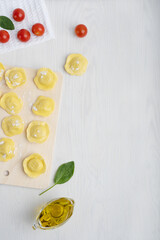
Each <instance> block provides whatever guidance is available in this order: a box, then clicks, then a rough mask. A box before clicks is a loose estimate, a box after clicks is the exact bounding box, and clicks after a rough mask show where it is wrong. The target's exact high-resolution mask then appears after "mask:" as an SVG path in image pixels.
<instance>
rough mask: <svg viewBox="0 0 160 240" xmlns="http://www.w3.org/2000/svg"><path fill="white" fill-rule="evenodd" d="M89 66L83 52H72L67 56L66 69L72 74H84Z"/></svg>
mask: <svg viewBox="0 0 160 240" xmlns="http://www.w3.org/2000/svg"><path fill="white" fill-rule="evenodd" d="M87 66H88V61H87V59H86V58H85V57H84V56H83V55H81V54H70V55H69V56H68V57H67V60H66V64H65V66H64V67H65V70H66V72H67V73H69V74H70V75H77V76H79V75H82V74H83V73H85V71H86V69H87Z"/></svg>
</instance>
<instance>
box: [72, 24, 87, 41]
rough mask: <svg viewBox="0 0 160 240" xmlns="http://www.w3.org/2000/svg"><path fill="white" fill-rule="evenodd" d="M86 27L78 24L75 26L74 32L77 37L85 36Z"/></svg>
mask: <svg viewBox="0 0 160 240" xmlns="http://www.w3.org/2000/svg"><path fill="white" fill-rule="evenodd" d="M87 32H88V29H87V27H86V26H85V25H83V24H79V25H77V26H76V27H75V33H76V35H77V37H80V38H82V37H85V36H86V35H87Z"/></svg>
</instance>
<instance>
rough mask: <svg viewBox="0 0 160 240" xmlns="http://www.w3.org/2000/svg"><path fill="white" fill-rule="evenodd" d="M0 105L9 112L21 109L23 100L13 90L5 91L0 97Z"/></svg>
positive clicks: (17, 111)
mask: <svg viewBox="0 0 160 240" xmlns="http://www.w3.org/2000/svg"><path fill="white" fill-rule="evenodd" d="M0 106H1V107H2V108H3V109H4V110H5V111H6V112H7V113H9V114H17V113H19V112H20V111H21V109H22V106H23V102H22V100H21V98H19V97H18V96H17V94H16V93H14V92H9V93H5V94H4V95H3V96H2V97H1V99H0Z"/></svg>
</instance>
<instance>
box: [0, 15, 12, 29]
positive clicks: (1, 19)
mask: <svg viewBox="0 0 160 240" xmlns="http://www.w3.org/2000/svg"><path fill="white" fill-rule="evenodd" d="M0 27H1V28H4V29H7V30H14V24H13V22H12V21H11V19H9V18H8V17H5V16H0Z"/></svg>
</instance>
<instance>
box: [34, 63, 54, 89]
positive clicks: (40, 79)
mask: <svg viewBox="0 0 160 240" xmlns="http://www.w3.org/2000/svg"><path fill="white" fill-rule="evenodd" d="M57 80H58V78H57V75H56V73H54V72H53V71H52V70H51V69H49V68H40V69H39V70H38V72H37V75H36V77H35V78H34V82H35V84H36V86H37V87H38V88H39V89H41V90H50V89H52V88H53V87H54V85H55V84H56V82H57Z"/></svg>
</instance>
